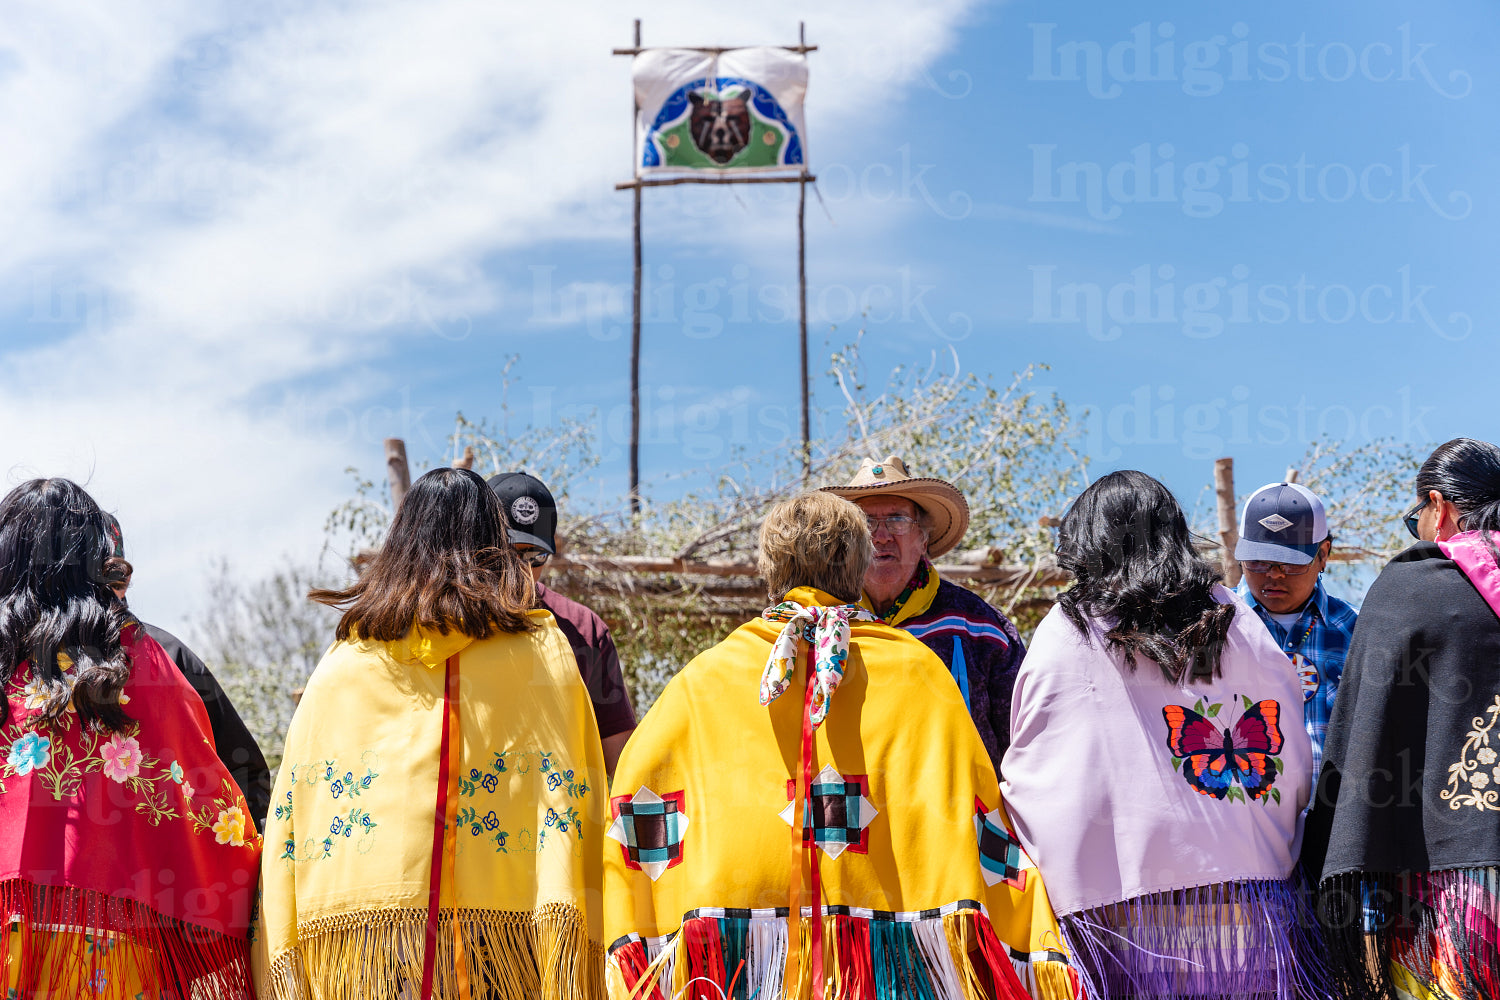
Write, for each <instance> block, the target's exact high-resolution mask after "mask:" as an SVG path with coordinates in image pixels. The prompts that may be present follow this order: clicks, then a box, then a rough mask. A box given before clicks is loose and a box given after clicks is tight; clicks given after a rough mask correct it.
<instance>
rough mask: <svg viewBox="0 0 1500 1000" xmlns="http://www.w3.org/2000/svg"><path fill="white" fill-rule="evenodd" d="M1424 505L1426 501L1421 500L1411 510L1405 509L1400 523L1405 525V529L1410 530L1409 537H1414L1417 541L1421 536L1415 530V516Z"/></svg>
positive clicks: (1420, 511)
mask: <svg viewBox="0 0 1500 1000" xmlns="http://www.w3.org/2000/svg"><path fill="white" fill-rule="evenodd" d="M1426 506H1427V501H1426V500H1423V501H1422V502H1421V503H1419V504H1417V505H1416V506H1415V507H1413V508H1412V509H1411V510H1409V511H1407V512H1406V513H1405V514H1404V515H1403V516H1402V518H1401V523H1402V524H1405V525H1406V530H1407V531H1409V532H1411V537H1413V538H1415V539H1416V540H1417V541H1419V542H1420V541H1421V540H1422V536H1421V534H1419V533H1418V531H1417V517H1418V515H1420V514H1421V513H1422V508H1423V507H1426Z"/></svg>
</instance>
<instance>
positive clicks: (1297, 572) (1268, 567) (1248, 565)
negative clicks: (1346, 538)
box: [1240, 559, 1316, 576]
mask: <svg viewBox="0 0 1500 1000" xmlns="http://www.w3.org/2000/svg"><path fill="white" fill-rule="evenodd" d="M1314 562H1316V560H1314ZM1240 565H1241V566H1243V567H1244V568H1245V572H1247V573H1255V574H1257V575H1264V574H1266V573H1271V572H1276V573H1280V574H1281V575H1282V576H1301V575H1302V574H1303V573H1306V572H1307V571H1308V570H1309V569H1311V568H1312V563H1308V564H1307V565H1305V566H1294V565H1292V564H1291V563H1279V562H1262V561H1260V560H1259V559H1250V560H1247V561H1245V562H1242V563H1240Z"/></svg>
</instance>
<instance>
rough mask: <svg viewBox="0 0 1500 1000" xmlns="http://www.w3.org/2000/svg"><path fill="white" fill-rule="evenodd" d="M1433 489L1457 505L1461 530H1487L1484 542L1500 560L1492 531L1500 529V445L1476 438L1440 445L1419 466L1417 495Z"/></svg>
mask: <svg viewBox="0 0 1500 1000" xmlns="http://www.w3.org/2000/svg"><path fill="white" fill-rule="evenodd" d="M1432 490H1437V491H1438V492H1439V493H1441V494H1442V495H1443V499H1444V500H1447V501H1448V502H1449V503H1451V504H1452V505H1453V506H1455V507H1457V508H1458V515H1459V516H1458V527H1459V529H1460V530H1462V531H1482V532H1484V544H1485V545H1486V546H1487V547H1488V548H1489V550H1490V555H1491V556H1492V557H1494V559H1495V561H1496V562H1497V563H1500V550H1497V549H1496V548H1495V540H1494V538H1493V537H1491V535H1490V532H1492V531H1500V448H1497V447H1496V446H1495V445H1492V444H1490V443H1489V442H1488V441H1476V440H1474V439H1473V438H1454V439H1453V440H1452V441H1449V442H1446V443H1445V444H1440V445H1438V446H1437V448H1436V449H1434V451H1433V453H1432V454H1431V455H1428V456H1427V461H1425V462H1423V463H1422V467H1421V468H1420V469H1418V470H1417V499H1419V500H1423V501H1425V500H1427V494H1428V493H1429V492H1431V491H1432Z"/></svg>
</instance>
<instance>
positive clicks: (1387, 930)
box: [1318, 867, 1500, 1000]
mask: <svg viewBox="0 0 1500 1000" xmlns="http://www.w3.org/2000/svg"><path fill="white" fill-rule="evenodd" d="M1318 919H1319V922H1320V923H1321V924H1322V926H1323V934H1324V937H1325V939H1326V940H1327V942H1328V953H1329V958H1330V962H1331V964H1332V967H1333V972H1334V976H1335V985H1336V987H1337V989H1338V992H1339V995H1340V996H1342V997H1346V998H1350V1000H1353V998H1358V997H1366V996H1400V995H1407V996H1419V997H1420V996H1428V995H1432V996H1437V997H1458V998H1462V1000H1497V998H1500V868H1494V867H1483V868H1458V869H1450V870H1447V871H1441V872H1419V873H1414V874H1409V875H1393V874H1390V873H1361V872H1352V873H1347V874H1343V875H1335V876H1332V877H1330V878H1326V879H1324V880H1323V882H1322V884H1321V885H1319V886H1318Z"/></svg>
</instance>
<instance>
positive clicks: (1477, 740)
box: [1442, 694, 1500, 812]
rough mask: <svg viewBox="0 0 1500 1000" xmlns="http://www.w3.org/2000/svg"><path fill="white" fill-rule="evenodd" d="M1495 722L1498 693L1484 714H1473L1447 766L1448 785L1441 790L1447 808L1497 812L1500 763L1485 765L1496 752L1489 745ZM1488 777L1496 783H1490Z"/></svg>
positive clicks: (1497, 720) (1498, 715)
mask: <svg viewBox="0 0 1500 1000" xmlns="http://www.w3.org/2000/svg"><path fill="white" fill-rule="evenodd" d="M1496 723H1500V694H1497V695H1496V696H1495V700H1494V702H1493V703H1492V704H1491V705H1490V706H1489V708H1487V709H1486V710H1485V714H1484V715H1476V716H1475V717H1474V719H1473V722H1472V728H1471V729H1470V730H1469V736H1468V739H1466V740H1464V746H1463V749H1462V750H1461V751H1460V752H1459V755H1458V761H1457V762H1456V763H1454V764H1452V765H1450V766H1449V768H1448V787H1447V788H1445V789H1444V790H1443V793H1442V799H1443V800H1444V801H1445V802H1447V803H1448V808H1449V809H1461V808H1463V807H1464V806H1473V807H1474V808H1475V809H1478V810H1479V811H1480V812H1484V811H1486V810H1495V811H1497V812H1500V767H1496V768H1493V769H1490V767H1489V766H1490V765H1491V764H1493V763H1494V762H1495V759H1496V757H1497V756H1500V755H1497V753H1496V751H1495V748H1494V747H1493V746H1491V745H1490V744H1491V734H1492V731H1493V730H1494V728H1495V725H1496ZM1491 777H1493V778H1494V784H1495V786H1496V787H1493V788H1492V787H1490V785H1491V781H1490V779H1491ZM1465 786H1467V787H1465Z"/></svg>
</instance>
